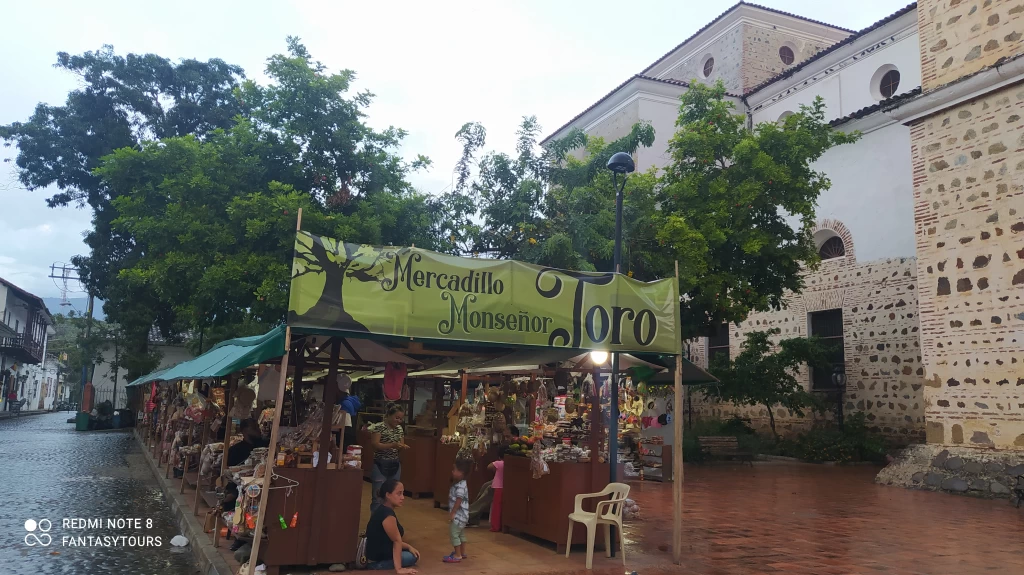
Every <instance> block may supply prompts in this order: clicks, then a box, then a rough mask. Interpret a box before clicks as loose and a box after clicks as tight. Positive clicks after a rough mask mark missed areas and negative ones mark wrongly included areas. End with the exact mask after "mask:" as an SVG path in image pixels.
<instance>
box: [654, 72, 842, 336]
mask: <svg viewBox="0 0 1024 575" xmlns="http://www.w3.org/2000/svg"><path fill="white" fill-rule="evenodd" d="M824 111H825V106H824V103H823V102H822V100H821V98H817V99H816V100H815V101H814V103H813V104H811V105H810V106H801V108H800V111H799V112H797V113H795V114H793V115H791V116H788V117H787V118H786V119H785V120H784V122H783V123H782V124H777V123H770V122H769V123H763V124H759V125H757V126H755V127H754V128H753V129H750V128H747V126H746V117H745V116H743V115H740V114H736V113H735V110H734V105H733V104H732V102H730V101H729V100H727V99H726V97H725V87H724V86H723V85H722V83H721V82H718V83H717V84H716V85H714V86H704V85H703V84H700V83H698V82H694V83H693V84H691V86H690V88H689V90H688V91H687V92H686V93H685V94H684V95H683V96H682V105H681V107H680V114H679V119H678V121H677V122H676V125H677V126H678V127H679V131H678V132H677V133H676V134H675V136H673V137H672V139H671V140H670V143H669V152H670V153H671V156H672V162H671V163H670V164H669V165H668V166H666V168H665V170H664V175H663V178H662V188H661V191H660V195H659V198H658V200H659V202H660V206H661V210H660V211H659V212H658V215H657V217H656V218H655V219H654V220H653V221H652V224H653V225H654V226H655V227H656V228H657V230H658V231H657V240H658V244H659V246H660V247H661V248H662V249H661V251H662V253H663V254H664V255H665V258H664V259H665V262H666V263H667V262H668V261H670V260H673V259H675V260H678V261H679V273H680V276H679V284H680V285H679V289H680V293H681V294H683V298H684V299H683V303H682V312H681V313H682V318H681V319H682V329H683V336H684V338H692V337H696V336H701V335H708V333H709V332H710V330H711V328H712V326H716V325H721V324H722V323H725V322H729V323H735V322H739V321H742V320H743V319H745V318H746V317H747V315H748V314H750V313H751V312H753V311H767V310H771V309H779V308H781V307H782V305H783V298H784V296H785V294H786V293H787V292H799V291H801V289H802V288H803V271H804V270H805V269H807V268H811V269H813V268H814V267H815V266H816V265H817V262H818V256H817V253H816V250H815V246H814V242H813V240H812V238H811V233H810V230H811V228H812V227H813V226H814V217H815V203H816V201H817V199H818V197H819V196H820V195H821V193H822V192H823V191H825V190H827V189H828V188H829V187H830V185H831V183H830V182H829V180H828V178H827V177H826V176H825V174H823V173H821V172H816V171H814V170H813V169H812V163H813V162H814V161H815V160H817V159H818V158H820V157H821V156H822V154H824V153H825V152H826V151H827V150H829V149H830V148H832V147H834V146H837V145H841V144H846V143H850V142H853V141H855V140H857V138H858V137H859V135H858V134H844V133H842V132H838V131H835V130H833V129H832V128H831V127H830V126H829V125H828V123H827V122H826V121H825V114H824ZM794 224H795V225H794ZM666 274H667V271H663V272H662V276H663V277H664V276H665V275H666Z"/></svg>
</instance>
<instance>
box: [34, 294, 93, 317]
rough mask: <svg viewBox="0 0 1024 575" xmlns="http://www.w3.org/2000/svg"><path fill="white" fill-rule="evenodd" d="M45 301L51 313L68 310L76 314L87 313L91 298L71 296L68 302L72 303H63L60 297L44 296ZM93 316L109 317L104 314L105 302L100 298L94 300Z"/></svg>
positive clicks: (65, 313) (64, 312) (66, 311)
mask: <svg viewBox="0 0 1024 575" xmlns="http://www.w3.org/2000/svg"><path fill="white" fill-rule="evenodd" d="M43 303H45V304H46V309H48V310H50V314H52V315H57V314H64V315H67V314H68V312H72V311H73V312H75V315H85V312H86V310H88V309H89V298H87V297H69V298H68V302H67V303H69V304H71V305H64V306H62V305H61V301H60V298H59V297H44V298H43ZM92 317H93V318H94V319H98V320H106V319H107V317H106V316H105V315H103V302H102V301H100V300H98V299H97V300H94V301H93V310H92Z"/></svg>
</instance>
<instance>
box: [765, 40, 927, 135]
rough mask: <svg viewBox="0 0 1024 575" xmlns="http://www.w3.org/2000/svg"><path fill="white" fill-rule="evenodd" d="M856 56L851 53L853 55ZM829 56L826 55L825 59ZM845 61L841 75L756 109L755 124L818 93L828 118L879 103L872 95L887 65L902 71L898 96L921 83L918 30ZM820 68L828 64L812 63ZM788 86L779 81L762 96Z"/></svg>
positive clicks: (795, 107)
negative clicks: (879, 76) (864, 54)
mask: <svg viewBox="0 0 1024 575" xmlns="http://www.w3.org/2000/svg"><path fill="white" fill-rule="evenodd" d="M840 51H841V52H844V53H846V49H845V48H841V49H840ZM855 55H856V54H849V56H850V57H851V58H852V57H853V56H855ZM827 58H828V57H827V56H826V57H825V59H827ZM822 61H823V62H824V61H825V60H824V59H823V60H822ZM844 62H846V64H845V67H844V68H842V69H841V70H840V71H839V73H838V74H834V75H829V76H825V77H823V78H821V79H820V80H817V81H812V82H811V83H809V84H808V85H807V86H806V87H801V88H800V89H798V90H795V91H794V92H792V93H790V94H789V95H786V96H785V97H783V98H781V99H779V100H778V101H776V102H773V103H771V104H769V105H765V106H764V107H761V108H760V109H758V110H756V111H755V112H754V114H753V120H754V123H755V124H759V123H761V122H775V121H777V120H778V119H779V117H780V116H782V114H783V113H785V112H796V111H798V110H799V109H800V106H801V105H808V104H810V103H811V102H813V101H814V98H815V97H816V96H821V97H822V99H824V100H825V119H826V120H827V121H832V120H835V119H837V118H842V117H844V116H848V115H850V114H852V113H854V112H856V111H858V110H861V109H864V108H867V107H868V106H873V105H875V104H877V103H878V102H879V99H878V98H876V97H875V95H873V94H872V86H873V84H874V83H875V82H873V80H874V77H875V74H876V72H878V71H879V70H880V69H881V68H882V67H884V66H887V65H891V66H895V67H896V69H897V70H899V72H900V84H899V88H898V89H897V90H896V94H897V95H899V94H903V93H905V92H909V91H910V90H913V89H914V88H917V87H919V86H920V85H921V60H920V54H919V53H918V43H917V33H916V32H915V33H912V34H909V35H906V36H905V37H903V38H900V39H899V40H898V41H897V42H893V43H891V44H887V45H885V46H883V47H881V48H878V49H876V50H874V51H873V52H872V53H870V54H868V55H867V56H863V57H860V58H858V59H857V60H855V61H854V60H852V59H849V60H844ZM818 67H825V66H823V65H820V64H818V63H812V64H811V65H810V66H809V67H808V70H810V69H817V68H818ZM786 87H787V82H785V81H783V82H779V83H777V84H775V85H774V86H771V87H770V88H765V89H764V91H763V92H759V95H760V94H768V93H777V92H780V91H782V90H783V89H785V88H786ZM751 105H754V104H751Z"/></svg>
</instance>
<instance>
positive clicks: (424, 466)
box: [364, 435, 451, 498]
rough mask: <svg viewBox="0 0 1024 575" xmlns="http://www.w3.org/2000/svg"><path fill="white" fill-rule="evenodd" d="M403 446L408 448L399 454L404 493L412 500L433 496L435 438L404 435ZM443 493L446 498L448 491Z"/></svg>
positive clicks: (435, 455) (436, 443)
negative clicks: (409, 495) (410, 496)
mask: <svg viewBox="0 0 1024 575" xmlns="http://www.w3.org/2000/svg"><path fill="white" fill-rule="evenodd" d="M405 444H406V445H408V446H409V449H403V450H402V452H401V453H400V454H399V459H400V460H401V462H402V484H403V485H404V486H405V492H406V493H409V494H411V495H412V496H413V497H414V498H419V497H420V496H424V495H427V496H429V495H431V494H433V493H434V490H435V481H436V478H435V464H436V459H437V446H438V440H437V438H436V437H434V436H426V435H406V436H405ZM364 453H365V452H364ZM448 472H449V473H451V466H449V467H448ZM444 493H445V497H447V496H448V491H447V490H445V492H444Z"/></svg>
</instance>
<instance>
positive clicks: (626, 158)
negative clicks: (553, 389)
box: [598, 152, 636, 556]
mask: <svg viewBox="0 0 1024 575" xmlns="http://www.w3.org/2000/svg"><path fill="white" fill-rule="evenodd" d="M607 167H608V169H609V170H611V171H612V185H613V186H615V255H614V260H613V262H614V266H615V269H614V271H615V273H617V274H619V273H622V191H623V190H624V189H626V174H630V173H632V172H633V171H634V170H635V169H636V164H634V163H633V157H632V156H631V155H629V154H627V153H626V152H616V153H615V154H614V155H612V157H611V158H608V166H607ZM619 174H622V184H621V185H620V184H619ZM609 391H610V393H609V395H610V396H611V401H610V402H609V403H611V406H610V409H609V412H610V413H609V416H608V470H609V472H608V478H609V483H615V482H616V481H617V480H618V469H619V354H618V353H617V352H616V353H613V354H612V381H611V389H610V390H609ZM598 405H599V406H600V404H598ZM612 529H614V528H612ZM610 536H611V537H610V540H611V541H615V536H616V533H615V532H614V531H612V533H610ZM611 554H612V556H614V555H615V547H614V546H612V549H611Z"/></svg>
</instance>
